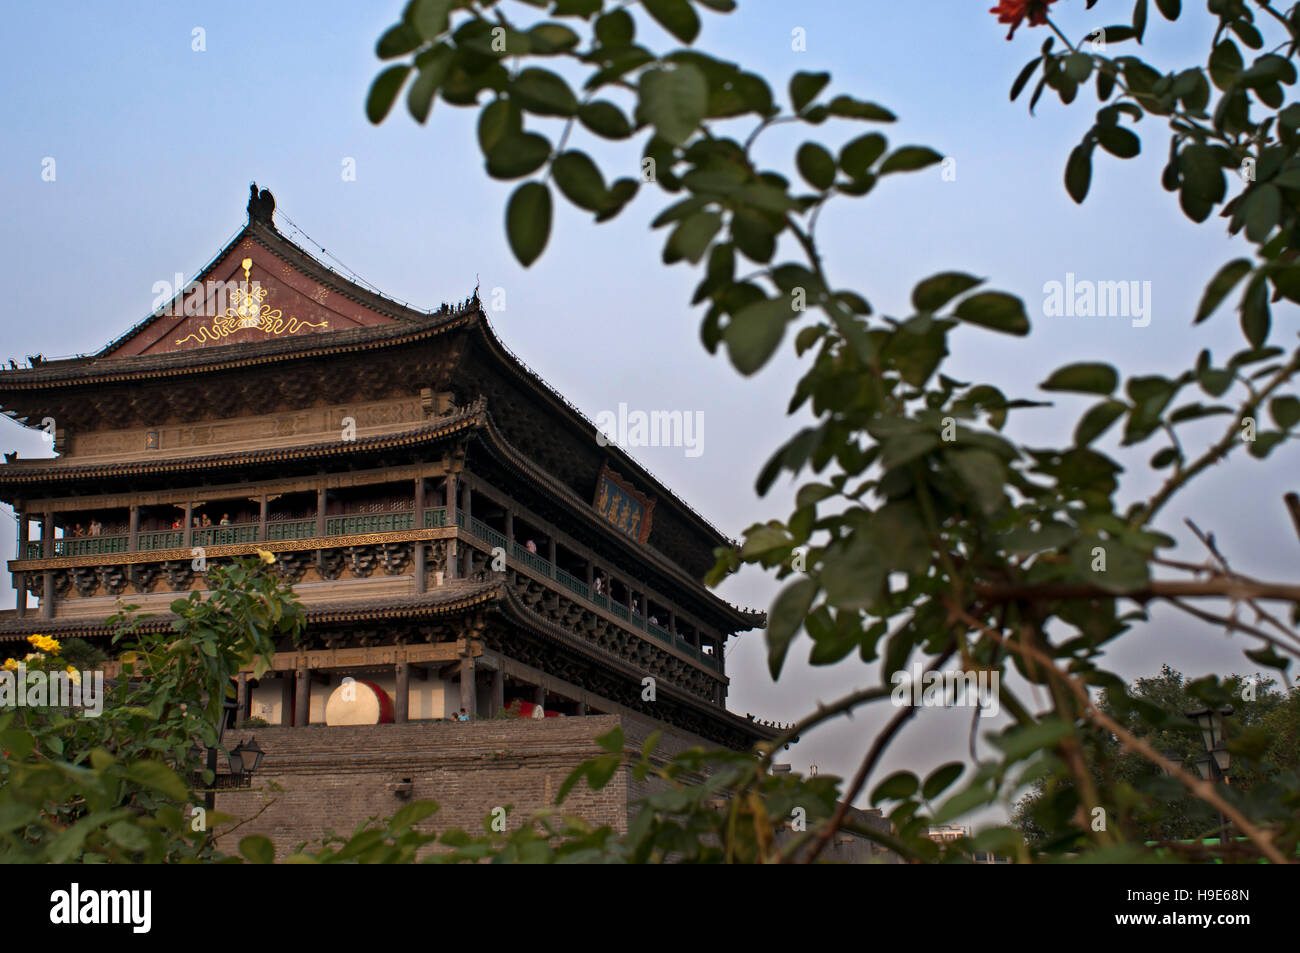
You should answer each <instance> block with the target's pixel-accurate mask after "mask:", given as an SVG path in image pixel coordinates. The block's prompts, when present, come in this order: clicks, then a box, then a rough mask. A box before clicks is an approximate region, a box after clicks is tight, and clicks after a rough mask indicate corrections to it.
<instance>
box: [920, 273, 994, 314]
mask: <svg viewBox="0 0 1300 953" xmlns="http://www.w3.org/2000/svg"><path fill="white" fill-rule="evenodd" d="M983 283H984V279H983V278H976V277H975V276H973V275H968V274H965V273H963V272H960V271H943V272H940V273H939V274H937V275H931V276H930V277H929V278H926V279H925V280H924V281H922V282H921V283H920V284H918V285H917V286H916V287H915V288H913V289H912V306H913V307H914V308H916V310H917V311H938V310H939V309H940V308H942V307H943V306H944V305H945V304H947V303H948V302H949V301H951V300H952V299H953V298H955V297H957V296H958V295H960V294H965V293H966V292H967V291H970V290H971V289H972V288H974V287H977V286H978V285H982V284H983Z"/></svg>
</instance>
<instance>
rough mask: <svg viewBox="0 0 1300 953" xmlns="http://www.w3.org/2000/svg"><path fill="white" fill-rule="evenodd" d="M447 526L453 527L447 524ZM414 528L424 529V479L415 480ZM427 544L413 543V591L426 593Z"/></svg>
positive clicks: (417, 478) (421, 542)
mask: <svg viewBox="0 0 1300 953" xmlns="http://www.w3.org/2000/svg"><path fill="white" fill-rule="evenodd" d="M449 525H453V526H454V525H455V524H454V523H453V524H449ZM415 528H416V529H424V477H422V476H418V477H416V478H415ZM426 547H427V544H426V543H425V541H424V540H422V539H417V540H416V541H415V570H414V571H415V591H416V592H417V593H420V592H427V591H428V589H429V583H428V580H427V579H426V578H425V574H426V573H425V551H426Z"/></svg>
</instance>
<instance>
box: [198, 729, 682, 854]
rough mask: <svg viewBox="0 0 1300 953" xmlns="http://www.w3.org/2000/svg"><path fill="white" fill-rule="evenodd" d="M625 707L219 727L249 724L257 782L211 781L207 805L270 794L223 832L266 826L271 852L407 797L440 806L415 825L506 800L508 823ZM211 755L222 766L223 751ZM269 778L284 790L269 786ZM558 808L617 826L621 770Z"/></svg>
mask: <svg viewBox="0 0 1300 953" xmlns="http://www.w3.org/2000/svg"><path fill="white" fill-rule="evenodd" d="M623 717H624V716H619V715H598V716H591V717H586V718H546V719H538V720H532V719H500V720H484V721H473V722H467V723H459V724H458V723H451V722H416V723H411V724H406V725H356V726H348V727H326V726H323V725H320V726H316V725H313V726H308V727H305V728H278V727H277V728H258V729H256V730H255V731H251V732H250V731H242V730H240V731H228V732H227V733H226V736H225V739H224V740H225V743H226V744H227V746H229V747H234V745H235V743H236V742H237V741H238V740H241V739H247V738H249V737H251V736H253V735H255V736H256V737H257V743H258V745H259V746H260V747H261V748H262V749H263V750H264V751H265V752H266V757H265V759H264V761H263V762H262V768H261V770H260V771H259V772H258V774H257V777H256V778H255V782H254V783H255V786H256V787H258V788H262V789H263V790H261V791H240V792H230V793H219V794H218V795H217V798H216V809H217V811H218V812H221V813H224V814H231V815H235V816H238V817H240V818H247V817H251V816H252V815H253V814H255V813H257V811H258V810H259V809H260V808H261V807H262V806H263V804H264V803H265V802H266V801H267V800H270V801H271V802H272V803H271V804H270V806H269V807H268V808H267V809H266V810H265V811H264V812H263V813H262V814H261V815H260V816H258V817H257V819H256V820H254V821H252V822H250V823H248V824H245V825H244V826H243V827H241V828H239V830H238V831H237V832H235V833H234V834H233V835H232V838H231V840H232V841H237V840H238V839H239V838H240V837H244V836H247V835H248V834H252V833H257V834H265V835H266V836H268V837H270V838H271V840H272V842H274V843H275V845H276V851H277V855H278V856H284V854H285V853H287V852H288V851H289V849H291V848H292V847H293V846H294V845H295V844H297V843H299V842H301V841H304V840H312V839H315V838H318V837H321V836H322V835H323V834H325V832H326V831H327V830H329V829H331V828H333V829H334V830H336V831H338V832H339V833H350V832H351V831H352V829H353V828H355V827H356V826H357V825H358V824H360V823H361V822H363V821H364V820H366V818H368V817H370V816H371V815H379V816H380V817H387V816H390V815H392V814H393V813H395V812H396V811H397V810H398V809H399V808H401V807H402V806H403V805H404V804H407V803H409V802H410V801H412V800H434V801H437V802H438V804H439V805H440V806H441V807H440V810H439V811H438V813H437V814H435V815H434V816H433V817H432V818H430V819H429V820H428V821H427V822H425V823H424V824H422V825H421V826H422V827H425V828H427V829H432V830H436V831H439V832H441V831H444V830H447V829H448V828H451V827H460V828H463V829H465V830H468V831H471V832H479V831H482V830H483V820H484V817H485V816H486V815H487V814H488V813H489V812H490V811H491V810H492V809H493V808H494V807H505V806H507V805H513V808H512V809H511V811H510V815H509V819H508V821H507V826H508V827H510V828H514V827H517V826H518V825H519V824H520V823H521V822H522V820H523V819H524V818H526V817H527V816H528V815H530V814H531V813H532V812H534V811H537V810H540V809H542V808H545V807H550V806H552V804H553V802H554V800H555V794H556V792H558V791H559V788H560V785H561V784H563V782H564V779H565V778H566V777H567V776H568V774H569V772H570V771H571V770H572V769H573V768H574V767H575V766H576V765H577V764H578V763H579V762H581V761H583V760H586V759H587V758H590V757H593V756H595V755H598V754H600V753H601V749H600V748H599V746H598V745H597V744H596V743H595V740H594V739H595V738H596V737H597V736H598V735H602V734H604V733H606V732H608V731H610V730H611V729H613V728H614V727H615V725H618V724H620V722H621V721H622V719H623ZM644 721H645V724H640V723H637V724H628V725H625V726H624V730H625V732H626V733H627V734H628V735H629V740H628V746H629V747H632V746H634V745H635V747H636V748H638V749H639V747H640V743H641V740H643V739H644V737H645V736H646V735H647V734H648V733H649V730H651V729H650V728H649V727H648V726H649V725H650V724H651V723H650V722H649V720H648V719H646V720H644ZM689 740H691V739H687V738H680V737H679V738H674V739H673V741H672V744H671V747H673V748H678V747H684V746H688V743H689ZM219 767H220V769H221V770H223V771H224V770H226V765H225V763H224V760H223V762H222V763H221V764H220V766H219ZM405 778H409V779H410V781H411V784H412V791H411V796H410V798H408V799H402V798H399V797H398V796H397V794H395V793H394V791H393V785H395V784H397V783H400V782H401V781H402V780H403V779H405ZM270 782H275V783H277V784H279V785H280V786H282V787H283V789H284V790H283V791H280V792H275V791H272V790H270V786H271V785H270ZM564 810H565V811H566V813H574V814H579V815H581V816H582V817H584V818H585V819H587V820H588V821H589V822H591V823H593V824H608V825H610V826H612V827H614V828H615V829H617V830H620V831H622V830H626V828H627V821H628V778H627V775H626V773H625V772H620V773H619V774H618V775H616V776H615V777H614V779H613V780H611V781H610V783H609V784H608V785H607V786H606V787H605V788H603V789H602V790H601V791H599V792H594V791H592V790H591V789H590V788H588V787H587V786H586V785H585V784H579V785H578V786H577V787H575V788H574V790H573V792H572V793H571V794H570V795H569V797H568V798H566V800H565V803H564ZM219 843H220V846H221V847H222V849H224V850H227V851H233V850H235V848H236V843H233V842H231V843H227V842H219Z"/></svg>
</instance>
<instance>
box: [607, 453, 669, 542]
mask: <svg viewBox="0 0 1300 953" xmlns="http://www.w3.org/2000/svg"><path fill="white" fill-rule="evenodd" d="M594 505H595V507H596V512H597V513H599V514H600V515H601V516H602V517H604V518H605V519H607V520H608V521H609V522H610V523H612V524H613V525H614V526H615V528H617V529H618V531H619V532H621V533H625V534H626V535H628V536H631V537H632V538H633V539H635V540H636V541H637V542H639V543H644V542H645V541H646V540H647V539H649V538H650V521H651V517H652V516H653V515H654V508H655V501H654V500H653V499H651V498H650V497H648V496H646V495H645V494H644V493H638V492H637V491H636V490H635V489H634V488H633V487H632V485H631V484H630V483H628V482H627V481H626V480H624V479H623V478H622V477H620V476H619V475H618V474H617V473H615V472H614V471H613V470H611V469H609V466H608V465H605V466H602V467H601V470H600V478H599V479H598V480H597V481H596V500H595V504H594Z"/></svg>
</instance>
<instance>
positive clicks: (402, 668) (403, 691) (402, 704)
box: [393, 662, 411, 725]
mask: <svg viewBox="0 0 1300 953" xmlns="http://www.w3.org/2000/svg"><path fill="white" fill-rule="evenodd" d="M395 668H396V672H395V673H394V677H395V679H396V682H397V704H396V706H395V707H394V711H393V721H394V722H396V723H397V724H399V725H404V724H406V721H407V718H408V717H409V715H410V710H411V675H410V671H409V669H408V666H407V664H406V663H405V662H398V663H397V665H396V666H395Z"/></svg>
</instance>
